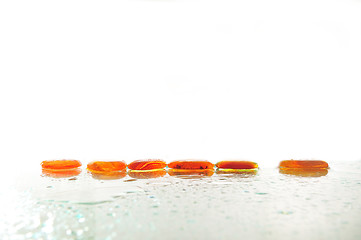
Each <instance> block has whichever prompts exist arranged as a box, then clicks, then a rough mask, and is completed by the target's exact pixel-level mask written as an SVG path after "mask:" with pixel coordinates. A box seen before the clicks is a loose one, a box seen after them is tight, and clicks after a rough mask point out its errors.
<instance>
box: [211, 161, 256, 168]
mask: <svg viewBox="0 0 361 240" xmlns="http://www.w3.org/2000/svg"><path fill="white" fill-rule="evenodd" d="M216 167H217V168H224V169H254V168H258V164H257V163H255V162H250V161H231V160H228V161H220V162H218V163H216Z"/></svg>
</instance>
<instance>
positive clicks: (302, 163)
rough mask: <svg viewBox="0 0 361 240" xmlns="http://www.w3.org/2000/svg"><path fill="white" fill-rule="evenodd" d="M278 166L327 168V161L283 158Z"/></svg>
mask: <svg viewBox="0 0 361 240" xmlns="http://www.w3.org/2000/svg"><path fill="white" fill-rule="evenodd" d="M279 167H280V168H328V163H327V162H325V161H321V160H284V161H281V162H280V166H279Z"/></svg>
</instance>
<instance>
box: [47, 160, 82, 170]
mask: <svg viewBox="0 0 361 240" xmlns="http://www.w3.org/2000/svg"><path fill="white" fill-rule="evenodd" d="M80 166H81V162H80V161H78V160H46V161H42V162H41V167H42V168H43V169H52V170H63V169H73V168H77V167H80Z"/></svg>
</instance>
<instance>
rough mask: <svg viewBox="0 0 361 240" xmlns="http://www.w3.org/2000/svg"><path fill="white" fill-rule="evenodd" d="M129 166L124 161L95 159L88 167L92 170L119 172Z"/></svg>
mask: <svg viewBox="0 0 361 240" xmlns="http://www.w3.org/2000/svg"><path fill="white" fill-rule="evenodd" d="M126 168H127V164H126V163H125V162H124V161H94V162H90V163H88V165H87V169H88V170H89V171H91V172H117V171H122V170H125V169H126Z"/></svg>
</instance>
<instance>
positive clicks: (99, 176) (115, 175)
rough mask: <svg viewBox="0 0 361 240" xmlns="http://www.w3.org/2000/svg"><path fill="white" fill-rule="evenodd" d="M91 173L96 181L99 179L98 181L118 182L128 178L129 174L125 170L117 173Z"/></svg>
mask: <svg viewBox="0 0 361 240" xmlns="http://www.w3.org/2000/svg"><path fill="white" fill-rule="evenodd" d="M90 173H91V175H92V177H93V178H94V179H98V180H116V179H121V178H124V177H125V176H127V172H126V171H125V170H122V171H117V172H90Z"/></svg>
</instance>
